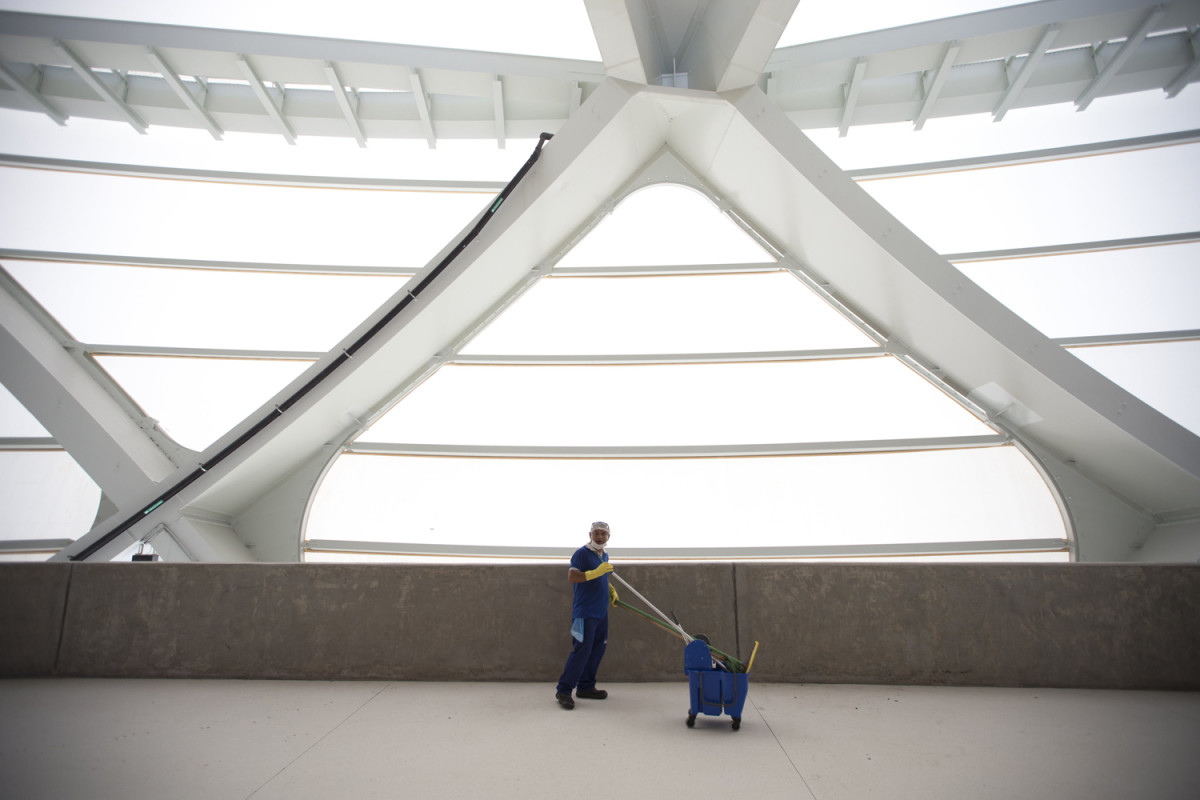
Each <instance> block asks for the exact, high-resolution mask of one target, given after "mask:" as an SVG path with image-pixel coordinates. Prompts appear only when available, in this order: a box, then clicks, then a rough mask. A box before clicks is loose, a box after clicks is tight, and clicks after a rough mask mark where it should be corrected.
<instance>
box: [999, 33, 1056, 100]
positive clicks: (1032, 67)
mask: <svg viewBox="0 0 1200 800" xmlns="http://www.w3.org/2000/svg"><path fill="white" fill-rule="evenodd" d="M1060 30H1062V26H1061V25H1058V24H1055V25H1047V26H1046V30H1045V31H1044V32H1043V33H1042V35H1041V38H1039V39H1038V42H1037V44H1036V45H1034V47H1033V50H1031V51H1030V53H1029V55H1027V56H1025V60H1024V62H1023V63H1022V64H1021V69H1020V71H1019V72H1017V76H1016V77H1015V78H1013V79H1012V82H1011V83H1009V84H1008V89H1007V90H1005V92H1004V96H1003V97H1001V98H1000V102H999V103H997V104H996V108H995V110H994V111H992V121H993V122H999V121H1000V120H1002V119H1004V115H1005V114H1007V113H1008V110H1009V109H1010V108H1012V107H1013V104H1014V103H1016V102H1017V98H1018V97H1019V96H1020V94H1021V91H1022V90H1023V89H1024V88H1025V84H1027V83H1029V79H1030V78H1031V77H1033V73H1034V72H1035V71H1036V70H1037V68H1038V64H1040V63H1041V61H1042V57H1043V56H1045V55H1046V51H1047V50H1048V49H1050V44H1051V43H1052V42H1053V41H1054V37H1056V36H1058V32H1059V31H1060Z"/></svg>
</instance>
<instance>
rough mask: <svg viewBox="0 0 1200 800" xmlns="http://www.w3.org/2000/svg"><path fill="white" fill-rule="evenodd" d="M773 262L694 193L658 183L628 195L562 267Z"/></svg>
mask: <svg viewBox="0 0 1200 800" xmlns="http://www.w3.org/2000/svg"><path fill="white" fill-rule="evenodd" d="M773 261H774V259H773V258H771V257H770V256H769V255H768V254H767V253H766V251H764V250H763V249H762V248H761V247H759V246H758V244H757V243H756V242H755V241H754V240H753V239H751V238H750V236H749V235H748V234H746V233H745V232H744V231H743V230H742V229H741V228H739V227H738V226H737V225H736V224H735V223H734V222H733V220H731V219H729V218H728V217H726V216H725V215H724V214H722V213H721V212H720V210H719V209H718V208H717V207H716V206H715V205H713V203H712V201H710V200H709V199H708V198H707V197H705V196H704V195H702V194H700V193H699V192H697V191H696V190H695V189H691V188H688V187H686V186H678V185H674V184H659V185H655V186H648V187H646V188H645V189H640V190H638V191H636V192H634V193H633V194H631V195H629V196H628V197H626V198H625V199H624V200H622V201H621V203H620V204H619V205H618V206H617V207H616V208H615V209H613V212H612V214H610V215H608V216H606V217H605V218H603V219H602V220H600V222H599V224H597V225H596V227H595V228H593V229H592V231H591V232H590V233H588V235H587V236H585V237H584V238H583V240H582V241H580V242H579V244H577V245H575V247H573V248H572V249H571V252H570V253H568V254H567V255H566V256H565V257H564V258H563V259H562V260H561V261H559V262H558V264H557V265H556V266H558V267H609V266H614V267H628V266H671V265H675V264H748V263H753V264H763V263H772V262H773Z"/></svg>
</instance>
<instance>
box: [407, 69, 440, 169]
mask: <svg viewBox="0 0 1200 800" xmlns="http://www.w3.org/2000/svg"><path fill="white" fill-rule="evenodd" d="M412 94H413V101H414V102H415V103H416V104H417V115H418V116H419V117H420V118H421V130H422V131H423V132H424V133H425V141H426V142H428V143H429V149H430V150H435V149H437V135H436V134H435V133H434V130H433V117H432V115H431V114H430V108H429V96H428V95H427V94H425V87H424V86H422V85H421V75H420V73H419V72H418V71H417V70H415V69H414V70H413V71H412Z"/></svg>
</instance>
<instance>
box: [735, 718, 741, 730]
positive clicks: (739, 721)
mask: <svg viewBox="0 0 1200 800" xmlns="http://www.w3.org/2000/svg"><path fill="white" fill-rule="evenodd" d="M741 727H742V718H741V717H734V718H733V729H734V730H735V731H736V730H738V729H739V728H741Z"/></svg>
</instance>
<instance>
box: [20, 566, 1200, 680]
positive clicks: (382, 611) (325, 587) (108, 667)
mask: <svg viewBox="0 0 1200 800" xmlns="http://www.w3.org/2000/svg"><path fill="white" fill-rule="evenodd" d="M617 570H618V574H619V575H621V576H622V577H623V578H624V579H625V580H627V581H628V582H629V583H630V584H631V585H632V586H633V587H635V588H636V589H637V590H638V591H640V592H641V593H642V594H643V595H644V596H645V597H646V598H647V599H648V600H650V601H651V602H652V603H654V604H655V605H656V606H657V607H658V608H659V609H660V610H662V611H664V612H666V613H668V614H670V613H675V614H677V615H678V617H679V620H680V622H681V623H682V624H683V626H684V628H685V629H687V630H688V632H689V633H691V634H693V635H695V634H698V633H704V634H707V635H708V636H709V638H710V639H711V641H712V643H713V644H714V645H715V646H717V647H719V648H721V649H722V650H725V651H727V652H730V653H733V654H735V655H740V657H741V658H742V659H743V660H748V659H749V657H750V653H751V650H752V648H753V646H754V642H755V641H758V642H759V643H760V647H759V652H758V655H757V657H756V659H755V661H754V666H753V670H752V679H754V680H762V681H768V682H796V683H889V684H933V685H979V686H1060V687H1086V688H1127V689H1129V688H1140V689H1189V690H1196V689H1200V567H1197V566H1191V565H1141V564H1063V565H1023V564H979V565H950V564H737V565H734V564H729V563H724V564H671V565H642V564H634V565H628V566H621V565H620V564H619V563H618V564H617ZM616 585H617V588H618V591H620V592H621V599H622V600H625V601H628V602H630V603H631V604H634V605H641V603H640V602H639V601H638V600H637V598H636V597H634V596H632V594H631V593H630V592H628V591H627V590H624V589H623V588H622V587H621V586H620V584H616ZM570 607H571V588H570V586H569V585H568V584H567V581H566V566H565V564H564V565H563V566H555V565H532V566H531V565H496V566H395V565H375V564H370V565H368V564H352V565H351V564H59V563H52V564H7V565H0V677H18V676H20V677H27V676H89V677H189V678H251V679H261V678H291V679H319V680H336V679H374V680H450V681H459V680H462V681H506V680H517V681H547V682H552V681H554V680H555V679H556V678H557V677H558V673H559V671H560V670H561V669H562V665H563V662H564V660H565V658H566V654H567V652H568V651H569V649H570V645H571V641H570V634H569V630H568V629H569V626H570V619H569V617H570ZM682 650H683V648H682V643H681V642H680V641H679V640H677V639H675V638H673V637H672V636H671V635H669V634H668V633H667V632H665V631H663V630H662V629H661V628H659V627H657V626H655V625H653V624H652V623H650V622H648V621H646V620H644V619H642V618H641V617H639V616H638V615H636V614H633V613H630V612H628V611H625V610H622V609H614V610H612V624H611V630H610V634H609V650H608V655H607V657H606V658H605V662H604V665H603V667H602V671H601V680H602V681H660V680H679V679H681V677H682Z"/></svg>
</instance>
